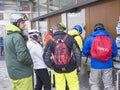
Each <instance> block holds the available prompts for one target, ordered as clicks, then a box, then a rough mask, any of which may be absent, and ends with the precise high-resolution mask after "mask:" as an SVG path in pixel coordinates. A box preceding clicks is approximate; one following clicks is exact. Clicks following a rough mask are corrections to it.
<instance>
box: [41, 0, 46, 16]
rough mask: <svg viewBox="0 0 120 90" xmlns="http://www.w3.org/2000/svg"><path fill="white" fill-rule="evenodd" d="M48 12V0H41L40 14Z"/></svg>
mask: <svg viewBox="0 0 120 90" xmlns="http://www.w3.org/2000/svg"><path fill="white" fill-rule="evenodd" d="M44 14H47V2H46V0H40V16H41V15H44Z"/></svg>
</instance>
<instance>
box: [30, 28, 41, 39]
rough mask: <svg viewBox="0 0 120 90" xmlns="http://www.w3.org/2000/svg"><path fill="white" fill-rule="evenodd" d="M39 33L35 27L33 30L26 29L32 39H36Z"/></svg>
mask: <svg viewBox="0 0 120 90" xmlns="http://www.w3.org/2000/svg"><path fill="white" fill-rule="evenodd" d="M40 34H41V33H40V32H39V31H38V30H36V29H33V30H30V31H28V36H29V37H30V38H32V39H35V40H36V39H38V36H39V35H40Z"/></svg>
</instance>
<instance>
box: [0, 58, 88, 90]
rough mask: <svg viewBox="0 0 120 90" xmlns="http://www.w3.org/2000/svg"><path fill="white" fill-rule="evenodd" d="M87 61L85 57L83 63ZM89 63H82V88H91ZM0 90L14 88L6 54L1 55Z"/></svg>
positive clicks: (86, 89) (53, 89)
mask: <svg viewBox="0 0 120 90" xmlns="http://www.w3.org/2000/svg"><path fill="white" fill-rule="evenodd" d="M84 62H85V59H83V61H82V63H84ZM88 69H89V68H88V65H87V64H82V67H81V71H80V73H79V74H78V75H79V80H80V88H81V89H80V90H90V89H89V84H88V74H87V70H88ZM0 90H12V89H11V84H10V81H9V78H8V73H7V70H6V65H5V60H4V56H0ZM52 90H55V88H52Z"/></svg>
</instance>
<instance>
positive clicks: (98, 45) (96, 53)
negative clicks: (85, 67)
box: [90, 36, 112, 62]
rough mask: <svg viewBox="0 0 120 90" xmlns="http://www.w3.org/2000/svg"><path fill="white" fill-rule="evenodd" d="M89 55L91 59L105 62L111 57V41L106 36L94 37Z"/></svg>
mask: <svg viewBox="0 0 120 90" xmlns="http://www.w3.org/2000/svg"><path fill="white" fill-rule="evenodd" d="M90 54H91V56H92V58H95V59H97V60H99V61H102V62H106V61H108V60H109V59H110V57H111V55H112V40H111V39H110V38H109V37H108V36H96V37H95V38H94V40H93V43H92V46H91V50H90Z"/></svg>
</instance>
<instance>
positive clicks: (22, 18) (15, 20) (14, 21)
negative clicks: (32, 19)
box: [10, 14, 28, 26]
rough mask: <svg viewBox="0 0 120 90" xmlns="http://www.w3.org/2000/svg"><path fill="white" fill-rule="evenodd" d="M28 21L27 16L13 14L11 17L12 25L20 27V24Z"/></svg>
mask: <svg viewBox="0 0 120 90" xmlns="http://www.w3.org/2000/svg"><path fill="white" fill-rule="evenodd" d="M26 20H28V17H27V15H25V14H12V15H11V17H10V23H12V24H14V25H16V26H19V23H20V22H21V21H26Z"/></svg>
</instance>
